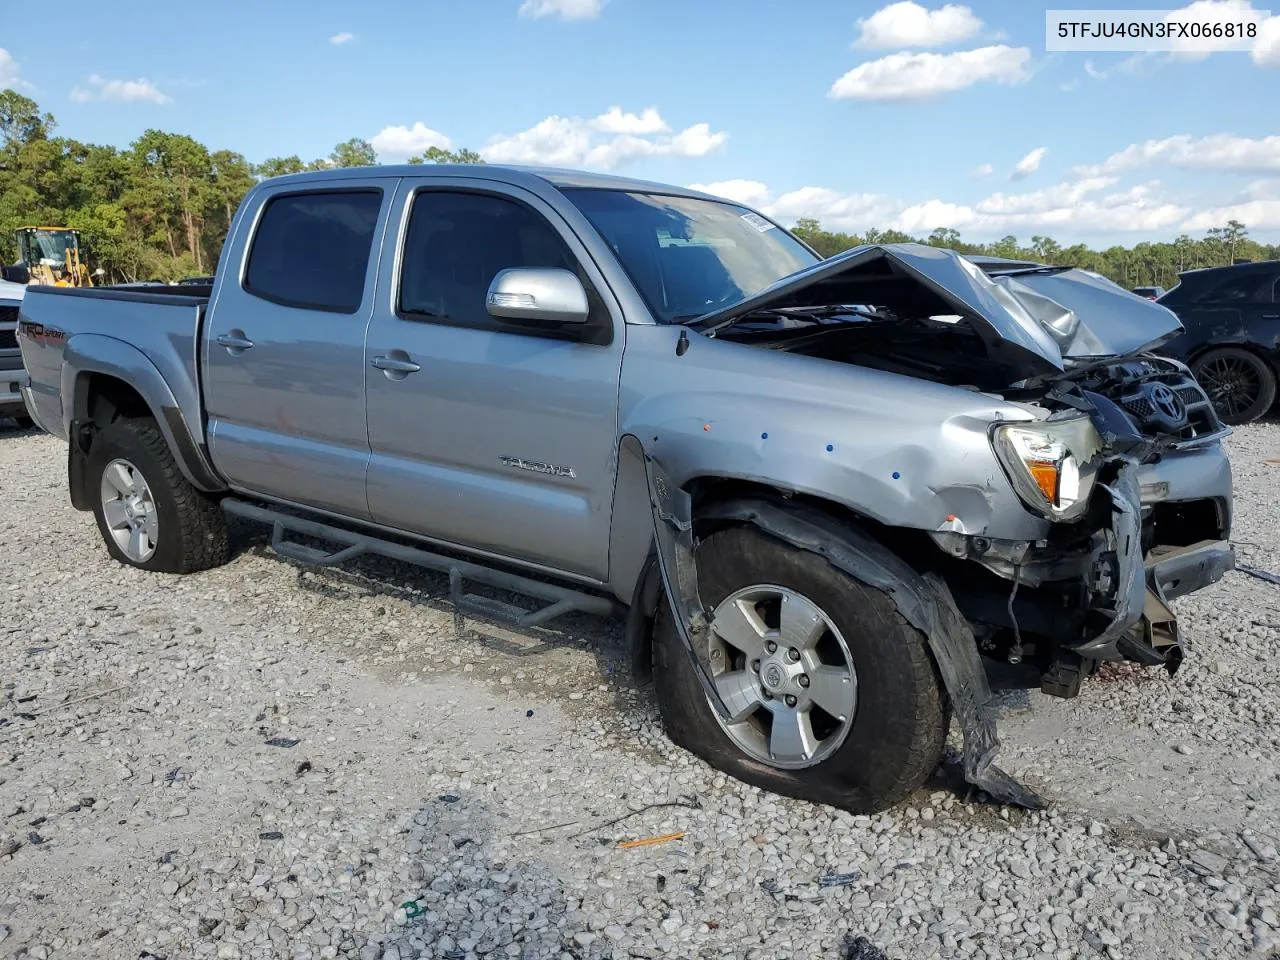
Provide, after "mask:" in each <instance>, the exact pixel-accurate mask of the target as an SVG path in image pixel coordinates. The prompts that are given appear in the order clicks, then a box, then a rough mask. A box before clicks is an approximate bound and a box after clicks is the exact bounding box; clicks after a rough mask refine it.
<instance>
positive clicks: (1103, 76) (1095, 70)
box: [1084, 52, 1164, 80]
mask: <svg viewBox="0 0 1280 960" xmlns="http://www.w3.org/2000/svg"><path fill="white" fill-rule="evenodd" d="M1156 57H1157V55H1156V54H1154V53H1150V52H1143V53H1134V54H1130V55H1129V56H1127V57H1125V58H1124V59H1123V60H1121V61H1120V62H1119V63H1117V64H1116V65H1115V66H1113V67H1109V68H1103V67H1099V66H1098V65H1097V64H1095V63H1094V62H1093V61H1092V60H1086V61H1085V62H1084V72H1085V73H1087V74H1088V75H1089V76H1091V77H1093V79H1094V80H1107V79H1109V78H1110V77H1114V76H1127V75H1129V74H1134V73H1141V72H1145V69H1146V68H1148V67H1152V66H1159V65H1160V64H1161V63H1162V62H1164V61H1162V60H1159V59H1156Z"/></svg>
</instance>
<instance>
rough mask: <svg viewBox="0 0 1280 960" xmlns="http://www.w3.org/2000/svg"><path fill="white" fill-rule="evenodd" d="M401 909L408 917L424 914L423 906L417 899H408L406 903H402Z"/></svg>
mask: <svg viewBox="0 0 1280 960" xmlns="http://www.w3.org/2000/svg"><path fill="white" fill-rule="evenodd" d="M400 909H401V910H403V911H404V915H405V916H406V917H411V918H412V917H420V916H422V907H421V906H420V905H419V904H418V901H417V900H406V901H405V902H404V903H402V904H400Z"/></svg>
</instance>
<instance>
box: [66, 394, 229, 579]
mask: <svg viewBox="0 0 1280 960" xmlns="http://www.w3.org/2000/svg"><path fill="white" fill-rule="evenodd" d="M108 470H110V471H111V475H110V477H108V475H107V474H108ZM125 476H128V477H129V478H131V480H132V481H133V482H134V486H133V490H134V491H135V493H134V496H132V497H131V496H126V495H125V494H124V491H123V488H124V487H126V486H128V483H127V482H124V481H123V479H122V478H123V477H125ZM138 478H140V479H141V483H140V484H139V483H137V480H138ZM85 482H86V484H88V488H89V489H88V493H89V497H90V499H91V501H92V503H93V515H94V517H95V518H96V519H97V521H98V530H99V532H100V533H101V534H102V539H103V541H104V542H105V543H106V545H107V550H108V552H110V554H111V556H112V557H114V558H115V559H116V560H118V561H120V562H121V563H125V564H128V565H129V566H132V567H138V568H139V569H141V570H151V571H155V572H158V573H193V572H195V571H197V570H207V569H209V568H210V567H217V566H221V565H222V564H224V563H226V562H227V559H228V557H229V552H228V548H227V524H226V519H225V518H224V516H223V514H222V510H221V508H220V507H219V506H218V504H217V502H216V501H215V500H213V499H212V498H211V497H207V496H205V495H204V494H203V493H201V492H200V491H199V490H197V489H195V487H193V486H191V484H190V483H188V482H187V479H186V477H184V476H183V475H182V471H181V470H179V469H178V464H177V461H175V460H174V457H173V453H172V451H170V449H169V445H168V443H166V442H165V439H164V435H163V434H162V433H161V432H160V428H159V427H157V426H156V423H155V421H154V420H152V419H151V418H150V417H127V418H120V419H118V420H116V421H115V422H113V423H112V424H111V425H110V426H108V427H106V428H105V429H104V430H103V431H102V432H101V433H100V434H99V435H98V437H97V438H96V439H95V441H94V443H93V445H92V447H90V450H89V461H88V466H87V470H86V479H85ZM144 490H145V492H146V496H142V495H141V492H142V491H144ZM109 502H111V503H115V504H119V505H120V506H116V507H108V503H109ZM127 509H137V510H139V511H140V512H139V514H138V516H137V523H136V525H138V526H141V527H143V528H144V530H145V533H146V536H145V538H138V540H137V541H135V540H133V539H131V537H132V526H129V527H128V528H127V529H126V528H125V527H122V526H121V523H122V521H124V523H127V524H134V523H135V521H134V520H132V519H130V520H125V519H124V516H123V511H124V510H127ZM108 510H110V511H111V516H110V518H109V517H108ZM113 524H115V526H114V528H113ZM122 541H125V542H122ZM135 542H136V543H137V544H138V545H139V546H140V549H137V550H134V549H132V548H133V547H134V545H135ZM148 547H149V548H150V549H147V548H148Z"/></svg>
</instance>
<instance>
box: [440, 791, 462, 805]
mask: <svg viewBox="0 0 1280 960" xmlns="http://www.w3.org/2000/svg"><path fill="white" fill-rule="evenodd" d="M461 799H462V798H461V797H455V796H454V795H453V794H452V793H442V794H440V802H441V803H457V802H458V801H459V800H461Z"/></svg>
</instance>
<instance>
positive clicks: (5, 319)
mask: <svg viewBox="0 0 1280 960" xmlns="http://www.w3.org/2000/svg"><path fill="white" fill-rule="evenodd" d="M17 322H18V305H17V304H16V303H0V323H17Z"/></svg>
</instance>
